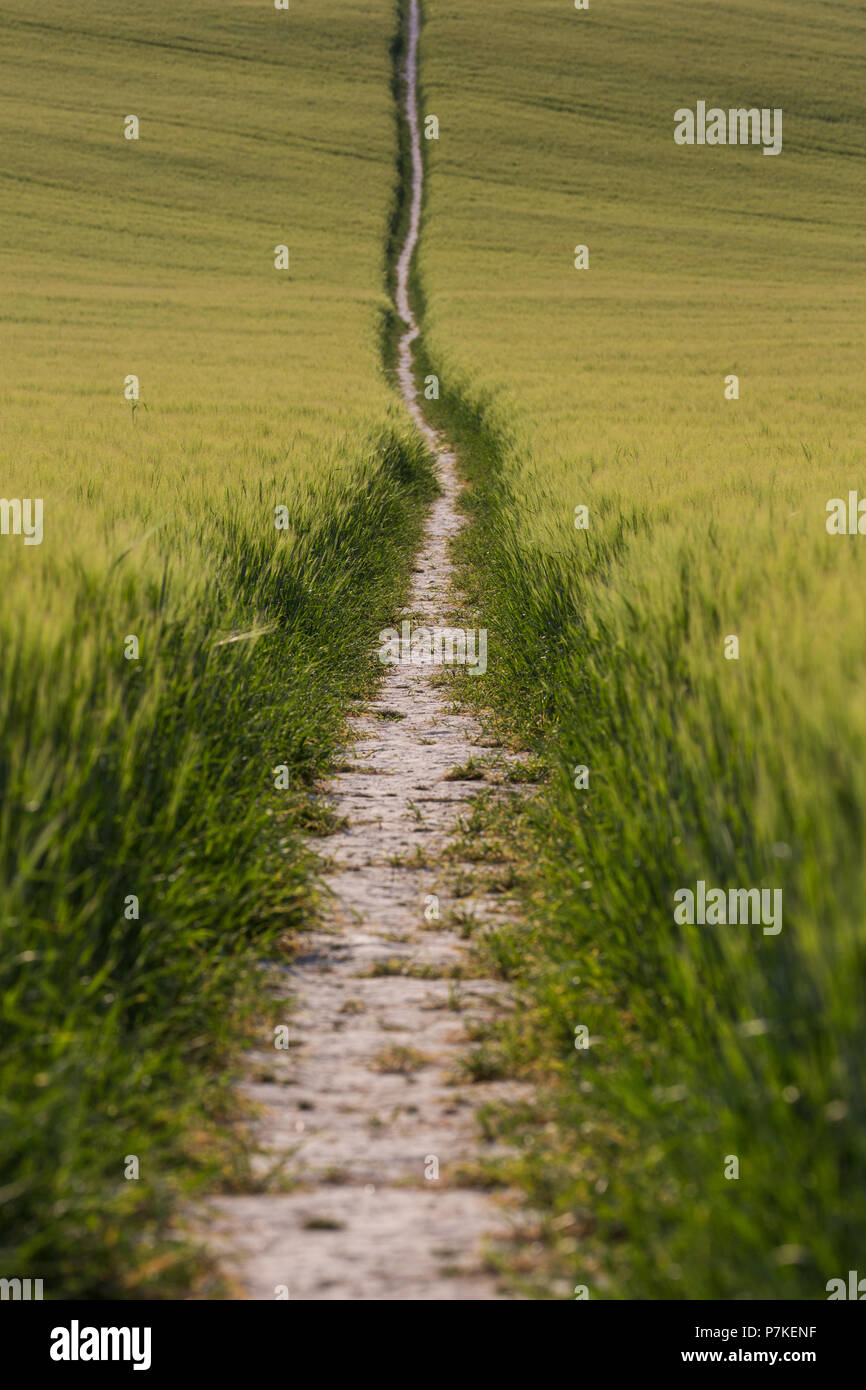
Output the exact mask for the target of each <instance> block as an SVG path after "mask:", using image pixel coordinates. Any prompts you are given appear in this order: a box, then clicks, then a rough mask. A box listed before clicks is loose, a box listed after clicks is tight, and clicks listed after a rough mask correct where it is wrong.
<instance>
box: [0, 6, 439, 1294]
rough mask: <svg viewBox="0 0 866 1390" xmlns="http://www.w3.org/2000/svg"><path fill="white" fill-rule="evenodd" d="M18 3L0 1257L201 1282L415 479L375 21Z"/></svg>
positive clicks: (5, 457) (0, 682)
mask: <svg viewBox="0 0 866 1390" xmlns="http://www.w3.org/2000/svg"><path fill="white" fill-rule="evenodd" d="M0 9H2V19H3V21H4V26H5V32H6V50H7V51H6V58H7V62H6V83H5V84H4V95H3V98H2V105H0V121H2V126H3V131H2V143H3V149H4V183H5V186H6V187H5V192H6V197H5V199H4V202H5V205H6V215H5V217H4V225H3V231H2V233H0V236H2V253H3V254H2V272H0V273H2V299H3V311H2V312H3V336H4V352H3V356H4V369H3V384H2V415H3V426H2V431H0V480H2V481H0V493H2V495H3V496H4V497H5V498H7V499H11V498H19V499H20V498H41V499H42V500H43V508H44V539H43V541H42V544H41V545H32V546H26V545H25V544H24V538H23V536H20V535H19V536H16V535H4V536H2V537H0V593H2V608H0V692H2V693H0V699H2V710H0V720H2V727H3V741H2V753H0V802H2V818H0V877H2V883H0V932H2V951H0V972H2V977H0V994H2V1000H3V1061H2V1076H0V1096H2V1100H0V1128H2V1132H3V1141H2V1142H3V1160H2V1165H3V1173H4V1178H3V1180H2V1184H0V1185H2V1190H3V1201H2V1235H0V1267H2V1271H3V1273H4V1275H10V1276H11V1275H15V1276H17V1277H21V1278H23V1277H28V1276H32V1277H37V1278H42V1279H43V1280H44V1289H45V1297H46V1298H51V1297H70V1296H75V1295H84V1296H108V1295H114V1296H118V1295H124V1296H137V1295H141V1294H148V1295H150V1296H153V1295H159V1294H161V1293H167V1292H172V1291H180V1292H185V1291H187V1290H188V1289H189V1287H190V1280H191V1279H192V1278H193V1275H192V1274H191V1270H192V1269H193V1268H194V1266H193V1265H191V1264H190V1262H189V1259H188V1252H187V1251H186V1250H185V1249H184V1248H183V1246H182V1245H181V1244H180V1243H179V1242H178V1241H177V1240H176V1235H177V1230H176V1227H175V1228H173V1227H172V1225H171V1223H172V1222H173V1221H176V1219H177V1216H178V1211H179V1209H180V1207H181V1205H182V1200H183V1199H184V1198H185V1197H186V1196H187V1195H189V1193H190V1192H191V1191H192V1190H193V1189H194V1188H195V1186H196V1184H198V1183H199V1182H201V1181H214V1180H218V1181H234V1180H235V1179H236V1176H237V1171H238V1170H239V1166H240V1165H241V1163H242V1157H241V1155H240V1153H239V1151H238V1149H237V1147H236V1146H233V1144H232V1142H231V1139H230V1138H228V1139H227V1138H226V1134H227V1133H228V1134H229V1135H230V1134H231V1131H230V1129H227V1126H226V1123H225V1121H226V1120H227V1118H229V1117H231V1116H232V1115H233V1114H234V1113H235V1106H234V1103H233V1102H232V1100H231V1091H230V1082H231V1080H232V1065H233V1059H234V1058H235V1057H236V1051H237V1044H238V1041H239V1039H240V1038H241V1037H242V1036H243V1032H244V1028H245V1027H247V1026H251V1024H250V1022H249V1020H250V1019H251V1018H252V1017H253V1015H252V1013H251V1012H250V1008H251V1000H252V999H253V998H254V996H253V992H252V981H253V979H254V976H255V974H256V971H255V965H256V962H257V960H258V959H259V958H260V957H262V956H264V955H266V954H267V953H268V952H267V950H266V947H268V946H269V945H270V946H271V948H273V944H274V943H275V942H276V941H278V940H279V939H280V938H281V937H282V936H283V934H284V933H286V932H287V931H290V930H291V929H292V928H293V926H295V925H296V924H297V923H298V922H299V921H300V918H301V914H302V913H303V912H304V911H308V909H309V907H310V894H311V889H310V878H309V873H308V869H309V864H308V862H307V859H306V856H305V852H304V851H303V849H302V846H301V842H300V836H299V831H300V829H301V827H302V826H303V825H304V824H305V823H306V820H307V816H308V813H307V810H306V807H305V798H306V788H307V787H308V786H309V784H310V782H311V779H312V777H313V775H314V774H315V773H316V772H317V771H319V770H321V769H322V768H323V767H324V766H325V765H326V763H327V761H328V759H329V757H330V756H331V754H332V753H333V751H334V748H335V746H336V744H337V742H338V740H339V737H340V729H341V708H342V706H343V704H344V702H345V700H346V698H347V697H348V696H358V695H363V694H364V693H365V691H367V690H368V689H369V688H370V685H371V681H372V679H373V673H374V667H375V663H374V660H373V657H372V648H371V640H372V639H371V635H370V634H371V631H372V632H374V631H375V630H378V628H379V627H380V626H381V625H382V623H383V622H385V621H387V620H388V619H389V618H390V616H391V614H392V613H393V611H394V609H395V605H396V603H397V601H398V595H399V592H400V586H401V584H402V581H403V577H404V575H405V573H406V569H407V566H408V563H409V556H410V554H411V551H412V547H413V545H414V543H415V540H416V537H417V531H418V525H419V515H420V510H421V503H422V501H423V499H424V497H426V496H429V495H430V490H431V486H432V484H431V478H430V474H429V469H428V462H427V459H426V455H425V453H424V450H423V448H422V447H421V445H420V444H419V442H418V440H417V438H416V437H415V436H414V435H413V433H412V432H411V430H410V429H409V427H408V426H407V423H406V421H405V418H404V414H403V412H402V410H401V409H400V408H399V407H398V406H397V405H396V397H395V395H394V393H393V391H392V390H391V389H390V387H389V386H388V383H387V381H386V379H385V376H384V373H383V370H382V356H381V351H382V338H383V321H384V318H385V315H386V313H387V298H386V292H385V279H384V247H385V243H386V239H387V236H388V228H389V217H390V216H391V215H392V211H391V210H392V208H393V204H394V192H395V187H394V186H395V158H396V148H397V141H396V132H395V114H394V109H393V105H392V98H391V92H390V90H389V86H390V80H391V59H390V55H389V46H390V43H391V40H392V36H393V31H394V27H395V19H394V14H393V12H392V10H391V7H390V6H381V7H378V8H377V9H376V10H375V11H374V12H373V13H370V11H369V8H368V7H367V6H365V5H362V4H359V3H350V4H348V5H345V4H340V5H336V4H335V3H332V0H326V3H319V4H317V5H316V6H311V7H309V8H308V11H307V12H306V13H304V14H303V16H299V15H298V14H297V13H295V12H294V7H293V12H292V13H290V14H284V13H280V12H277V11H275V10H274V9H273V8H271V9H269V8H268V7H267V6H265V5H261V4H258V3H253V0H245V3H241V4H234V5H231V6H217V7H214V6H212V5H210V4H205V3H203V2H202V0H194V3H192V4H187V5H184V6H182V7H177V6H175V5H171V4H168V3H165V0H163V3H159V4H152V5H149V6H147V7H146V8H145V10H141V9H130V8H129V7H128V6H125V5H122V4H120V3H91V4H88V5H86V6H83V7H81V6H75V7H73V8H72V9H69V10H67V11H64V12H63V13H62V14H54V13H52V14H50V15H49V14H48V13H47V12H46V13H43V12H42V10H40V9H38V8H37V9H36V10H34V9H33V7H32V6H27V5H24V4H18V3H16V4H10V3H6V4H3V5H2V7H0ZM337 35H339V37H338V38H337V37H336V36H337ZM131 114H135V115H137V116H138V118H139V120H140V132H139V134H140V138H139V140H138V141H127V140H126V139H125V138H124V122H125V118H126V117H127V116H128V115H131ZM279 244H285V245H287V246H288V248H289V253H290V262H289V270H288V271H286V272H283V271H278V270H277V269H275V266H274V251H275V247H276V246H277V245H279ZM131 374H134V375H136V376H137V377H138V378H139V381H140V404H139V405H138V407H137V409H136V411H135V416H134V418H133V410H132V405H131V403H130V401H128V400H126V399H125V398H124V382H125V379H126V378H127V376H129V375H131ZM281 506H284V507H285V508H286V512H285V514H283V515H282V516H281V520H282V519H284V520H285V521H286V523H287V524H286V526H285V527H284V528H282V529H280V530H278V529H277V528H276V525H275V522H276V520H277V512H276V508H278V507H281ZM380 615H381V616H380ZM131 636H134V637H136V638H137V640H138V656H137V659H132V660H128V659H126V657H125V652H127V651H128V650H129V644H128V639H129V638H130V637H131ZM280 768H285V769H287V772H286V774H285V775H284V776H283V775H281V774H280V772H279V771H278V770H279V769H280ZM286 777H287V780H288V787H287V788H285V789H284V788H283V786H282V782H283V781H284V780H286ZM278 782H279V783H280V785H279V786H278V785H277V783H278ZM133 899H136V900H137V903H136V902H134V901H133ZM255 998H256V1000H257V1005H258V1010H259V1014H258V1015H256V1019H257V1022H256V1026H257V1027H260V1026H261V1017H260V1011H261V1008H262V990H261V987H259V989H258V991H257V992H256V994H255ZM217 1118H219V1119H220V1120H221V1121H222V1123H221V1124H220V1125H219V1126H217V1125H216V1124H215V1123H214V1121H215V1120H216V1119H217ZM131 1158H135V1159H137V1161H138V1171H139V1177H138V1179H137V1180H136V1179H135V1178H131V1177H130V1176H129V1174H130V1173H131V1172H132V1171H133V1165H131V1163H130V1161H129V1160H130V1159H131ZM172 1230H174V1235H171V1231H172Z"/></svg>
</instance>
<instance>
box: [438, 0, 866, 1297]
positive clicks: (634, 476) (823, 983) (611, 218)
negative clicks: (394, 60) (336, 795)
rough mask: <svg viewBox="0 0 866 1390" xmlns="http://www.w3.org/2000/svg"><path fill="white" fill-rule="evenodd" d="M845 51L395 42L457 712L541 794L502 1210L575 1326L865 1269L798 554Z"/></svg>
mask: <svg viewBox="0 0 866 1390" xmlns="http://www.w3.org/2000/svg"><path fill="white" fill-rule="evenodd" d="M864 57H866V24H864V19H863V16H862V15H861V14H860V13H859V12H858V11H856V10H855V9H852V8H851V7H850V6H847V5H843V4H839V3H818V4H815V3H811V0H809V2H808V3H807V0H786V3H784V4H782V3H769V4H766V3H761V4H758V3H753V2H752V0H737V3H732V4H726V5H716V4H713V3H697V4H693V5H689V6H686V7H684V6H682V5H679V4H675V3H673V2H672V0H659V3H656V4H653V5H646V4H641V3H637V0H622V3H618V4H616V5H596V4H595V3H593V5H592V6H591V7H590V9H589V10H588V11H586V12H577V11H575V10H574V9H573V7H571V6H570V5H568V4H562V3H558V2H557V0H540V3H537V4H535V5H533V6H532V9H531V13H530V12H529V11H527V8H526V6H524V5H522V4H518V3H516V0H507V2H506V3H497V4H495V5H494V4H492V3H489V4H481V5H476V6H472V7H466V6H465V5H461V4H458V3H456V0H437V3H435V4H433V3H429V4H428V5H427V6H426V28H425V32H424V35H423V43H422V81H423V88H424V92H423V105H422V114H425V113H427V112H431V113H435V114H436V115H437V116H438V118H439V121H440V138H439V140H438V142H434V141H430V142H428V144H427V146H426V148H425V155H426V156H427V167H428V185H427V197H426V204H425V229H424V235H423V238H422V246H421V255H420V262H419V269H418V282H419V296H420V297H421V298H423V302H424V306H425V319H424V343H425V349H426V353H427V362H426V363H425V366H424V369H425V370H432V371H435V372H436V373H437V374H438V375H439V376H440V378H441V382H442V391H443V402H442V412H441V413H442V417H443V419H444V420H447V421H448V422H450V424H451V426H452V428H454V429H455V430H456V431H457V433H458V435H459V441H460V442H461V443H462V447H463V454H464V458H465V460H466V462H467V465H468V467H469V469H470V472H471V475H472V479H473V483H474V495H473V501H472V505H473V508H474V512H473V514H474V518H475V522H476V525H475V527H474V529H473V532H472V533H471V534H470V537H469V540H468V544H467V550H466V557H467V560H468V561H469V565H468V568H467V574H466V578H467V582H468V583H470V585H475V587H476V588H477V590H478V596H479V597H480V599H481V601H482V603H483V605H484V614H485V617H484V621H485V622H486V624H487V626H488V628H489V630H490V638H489V650H490V657H489V671H488V675H487V676H486V678H485V682H484V686H485V691H484V694H485V697H486V698H487V699H488V700H492V701H493V703H495V704H496V705H497V706H498V707H499V708H500V710H503V711H505V712H507V713H508V715H509V717H510V719H511V721H512V723H513V724H514V726H516V727H517V728H518V729H520V731H521V732H522V733H523V734H524V736H526V737H527V738H528V739H529V740H530V741H531V742H534V744H535V745H536V746H537V747H538V748H539V749H544V750H545V751H546V755H547V757H548V759H549V761H550V762H551V764H552V766H553V769H554V779H553V784H552V789H551V791H550V794H549V795H545V797H544V799H543V801H541V802H539V803H537V808H538V810H537V813H538V815H539V817H540V820H539V825H538V831H537V849H536V853H537V854H538V856H539V858H540V860H541V869H540V871H539V874H538V880H537V883H536V885H535V893H534V895H533V896H532V897H531V898H530V903H531V904H533V909H532V914H533V915H532V922H531V930H530V931H529V932H528V933H527V932H525V931H519V932H515V933H514V935H513V936H510V937H509V936H507V935H503V936H502V937H501V939H500V941H499V943H498V950H499V954H500V959H501V961H502V962H503V965H504V966H505V968H507V970H508V971H509V973H511V974H512V975H513V977H514V978H515V980H516V981H517V982H518V983H519V985H520V986H521V987H522V988H523V989H524V990H525V992H526V994H527V996H528V997H530V998H531V999H532V1000H533V1002H534V1010H533V1012H532V1013H531V1014H528V1013H521V1014H520V1015H519V1034H518V1035H517V1036H516V1037H515V1038H514V1039H513V1042H514V1046H515V1050H516V1054H517V1055H518V1056H519V1057H520V1058H522V1059H523V1060H527V1059H529V1060H531V1061H532V1062H533V1063H535V1064H536V1065H538V1066H539V1067H541V1069H542V1071H543V1072H544V1073H545V1074H546V1075H547V1076H548V1078H549V1080H550V1084H551V1086H552V1088H553V1092H554V1113H555V1115H556V1119H557V1132H556V1134H555V1135H554V1134H553V1132H552V1129H551V1127H550V1126H547V1127H544V1126H541V1127H540V1128H539V1130H538V1132H537V1133H536V1134H535V1135H534V1137H532V1136H531V1131H530V1137H531V1140H532V1142H531V1144H530V1148H529V1156H528V1157H527V1160H526V1164H525V1175H524V1176H525V1181H526V1184H527V1188H528V1190H529V1191H530V1193H531V1195H532V1197H533V1199H534V1200H535V1201H536V1202H537V1203H538V1204H539V1205H540V1207H541V1209H542V1210H543V1211H547V1212H548V1213H549V1214H550V1215H551V1216H553V1215H556V1214H559V1215H563V1214H565V1213H568V1212H572V1213H574V1214H575V1225H576V1227H579V1228H580V1229H581V1231H582V1236H581V1238H580V1240H578V1241H575V1239H574V1238H573V1234H572V1232H571V1231H569V1232H568V1233H567V1236H566V1237H560V1238H556V1237H555V1234H554V1233H552V1235H551V1240H552V1249H553V1251H554V1255H553V1268H554V1270H555V1271H556V1273H557V1275H558V1276H559V1277H561V1278H562V1281H563V1287H564V1288H565V1287H567V1288H570V1287H571V1285H572V1284H585V1285H587V1286H588V1287H589V1288H590V1290H591V1296H593V1297H614V1298H621V1297H670V1298H699V1297H714V1296H715V1297H722V1298H774V1297H785V1296H792V1297H798V1298H823V1297H825V1296H826V1294H825V1292H824V1290H825V1285H826V1283H827V1281H828V1280H829V1279H831V1278H834V1277H836V1276H838V1275H840V1274H843V1273H844V1271H845V1270H846V1269H848V1268H855V1267H856V1266H857V1261H858V1259H860V1258H862V1245H863V1236H864V1229H866V1206H864V1197H863V1193H864V1176H866V1152H864V1142H866V1140H864V1136H866V1097H864V1089H863V1079H862V1077H863V1068H862V1062H861V1059H862V1056H863V1052H864V1046H866V1031H864V1023H863V1011H862V1007H861V1004H860V1002H859V1001H861V1000H862V997H863V985H864V917H863V901H864V891H866V879H864V870H863V858H862V846H863V837H864V824H863V807H864V804H866V777H864V771H863V768H864V754H866V705H864V701H863V694H862V690H863V685H864V680H866V658H864V652H866V617H864V603H863V598H864V578H863V575H864V569H863V563H864V562H863V556H862V554H861V550H860V546H861V545H863V544H864V542H863V541H862V538H859V537H851V536H831V535H829V534H828V533H827V530H826V528H825V522H826V519H827V513H826V504H827V502H828V500H829V499H830V498H835V497H842V498H846V497H847V494H848V491H849V489H859V491H860V493H861V495H862V494H863V493H864V492H866V478H864V473H863V463H862V460H863V447H864V442H866V413H864V405H866V400H864V396H866V378H864V375H863V360H864V323H866V315H864V308H866V275H864V270H866V247H864V241H863V237H862V231H861V225H862V207H863V196H864V191H866V187H864V185H866V177H864V163H863V156H864V153H866V142H864V136H863V129H864V122H863V117H864V111H863V96H862V84H861V83H860V81H859V78H858V72H859V69H860V67H861V66H862V62H863V59H864ZM702 99H704V100H706V101H707V103H708V104H709V105H719V106H722V107H725V108H727V107H731V106H745V107H751V106H757V107H771V108H776V107H781V108H782V109H783V111H784V136H783V151H782V153H781V155H780V156H778V157H764V156H763V155H762V154H761V151H760V150H759V149H755V148H704V149H699V148H685V147H678V146H677V145H675V143H674V140H673V128H674V121H673V113H674V111H675V110H676V109H677V108H679V107H683V106H691V107H692V108H694V106H695V103H696V102H697V101H698V100H702ZM578 244H585V245H587V246H588V247H589V253H590V268H589V269H588V270H585V271H581V270H576V269H575V268H574V254H575V252H574V249H575V247H576V246H577V245H578ZM731 373H734V374H736V375H738V376H739V379H740V398H739V400H726V399H725V395H724V387H725V378H726V376H728V375H729V374H731ZM580 504H584V505H586V506H588V508H589V517H590V523H589V528H588V529H587V530H577V529H575V525H574V510H575V507H576V506H578V505H580ZM731 634H735V635H737V636H738V638H739V651H740V654H739V660H726V659H725V655H724V649H725V639H726V637H728V636H729V635H731ZM476 693H478V688H477V686H476ZM578 765H585V766H586V767H588V768H589V787H588V788H586V789H583V788H580V789H578V787H576V786H575V781H578V780H579V778H577V777H576V776H575V772H574V769H575V768H576V767H577V766H578ZM700 879H703V880H705V881H706V882H707V884H708V885H710V886H721V887H725V888H729V887H744V888H745V887H766V888H781V889H782V890H783V894H784V922H783V927H782V930H781V932H780V933H779V934H778V935H764V934H763V932H762V930H761V927H760V926H759V925H758V926H755V925H752V926H721V925H719V926H691V927H689V926H678V925H677V924H675V922H674V919H673V894H674V892H675V890H677V889H679V888H683V887H691V888H693V889H694V887H695V884H696V882H697V881H698V880H700ZM580 1025H585V1026H587V1027H588V1029H589V1033H590V1035H591V1036H592V1037H593V1038H595V1039H597V1041H596V1042H595V1043H594V1044H593V1045H592V1046H591V1047H589V1048H588V1049H586V1050H578V1049H576V1048H575V1045H574V1043H575V1028H576V1027H578V1026H580ZM731 1156H735V1157H736V1158H737V1159H738V1162H739V1178H738V1179H732V1178H726V1177H725V1171H726V1168H728V1169H730V1164H729V1158H730V1157H731ZM557 1229H559V1230H560V1231H562V1230H563V1229H564V1227H563V1225H562V1224H561V1223H560V1224H559V1226H558V1227H557Z"/></svg>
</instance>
